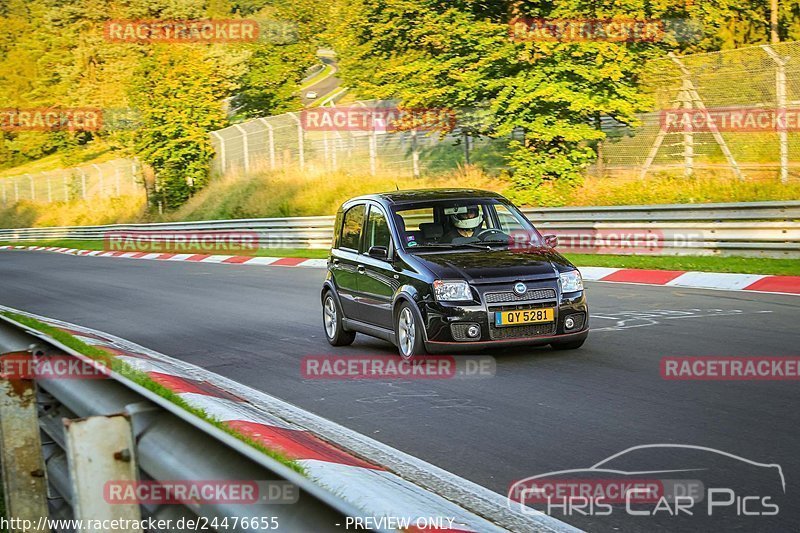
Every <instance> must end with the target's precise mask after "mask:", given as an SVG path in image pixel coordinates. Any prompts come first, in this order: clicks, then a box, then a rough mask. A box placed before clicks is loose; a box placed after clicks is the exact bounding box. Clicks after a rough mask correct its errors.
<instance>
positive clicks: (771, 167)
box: [0, 42, 800, 205]
mask: <svg viewBox="0 0 800 533" xmlns="http://www.w3.org/2000/svg"><path fill="white" fill-rule="evenodd" d="M643 88H644V90H645V91H646V92H647V93H648V94H649V95H650V96H651V97H652V101H653V111H651V112H649V113H644V114H641V115H639V120H640V123H639V124H638V125H636V126H634V127H632V126H629V125H625V124H621V123H619V122H616V121H614V120H612V119H611V118H609V117H603V119H602V121H601V127H602V129H603V130H604V131H605V132H606V134H607V138H606V140H605V141H604V142H603V143H602V144H601V146H600V147H599V157H598V161H597V163H596V164H595V165H594V166H593V167H592V168H590V169H589V173H591V174H594V175H599V176H630V177H638V178H644V177H646V176H648V175H652V174H654V173H668V174H677V175H687V176H688V175H694V174H698V175H700V174H703V173H707V172H714V173H719V172H722V173H729V174H730V175H732V176H736V177H739V178H742V179H774V178H776V177H780V179H781V180H783V181H788V180H789V179H798V178H800V124H794V125H793V126H791V127H784V128H783V129H781V128H776V127H772V128H770V127H767V128H763V127H760V128H751V129H747V128H738V129H737V128H730V127H723V126H720V127H707V126H708V124H705V126H706V127H697V126H696V124H683V125H682V126H681V127H677V128H675V127H668V125H666V124H665V116H666V115H665V114H668V113H678V114H680V113H682V112H686V113H697V112H700V113H701V114H705V115H706V116H708V115H711V114H715V116H717V117H719V116H720V114H724V113H728V114H729V115H730V114H731V113H735V112H736V111H731V110H740V111H741V110H745V111H746V112H753V111H755V112H758V111H759V110H760V111H763V112H764V113H767V114H770V113H771V114H772V115H776V114H777V115H780V114H781V113H782V112H783V110H789V113H787V116H788V115H789V114H791V113H794V115H796V116H797V117H800V42H789V43H781V44H777V45H762V46H751V47H746V48H739V49H736V50H728V51H723V52H713V53H706V54H695V55H690V56H684V57H676V56H670V57H666V58H662V59H658V60H654V61H651V62H649V63H648V64H647V66H646V67H645V72H644V75H643ZM344 107H346V108H349V109H357V108H362V109H364V110H365V111H369V112H375V110H391V109H395V110H396V103H394V102H387V101H377V100H368V101H361V102H355V103H353V104H349V105H348V106H333V108H334V109H341V108H344ZM326 109H328V108H326ZM309 111H311V110H304V111H301V112H296V113H284V114H282V115H277V116H271V117H265V118H258V119H254V120H250V121H247V122H242V123H240V124H235V125H233V126H229V127H227V128H224V129H221V130H217V131H214V132H211V141H212V144H213V146H214V148H215V151H216V156H215V158H214V160H213V162H212V171H213V172H214V173H216V174H225V173H239V174H249V173H253V172H258V171H270V170H283V169H290V168H291V169H299V170H300V171H302V172H303V173H305V174H317V173H325V172H332V171H348V172H354V173H363V174H372V175H376V174H378V173H384V172H389V173H392V174H393V175H414V176H419V175H421V174H422V173H435V172H439V171H444V170H449V169H453V168H456V167H458V166H459V165H464V164H475V165H478V166H480V167H482V168H484V169H485V170H488V171H498V170H501V169H504V168H506V160H505V155H506V153H507V146H508V142H509V140H510V138H500V139H492V138H488V137H473V136H470V135H469V131H470V128H469V121H470V120H473V121H475V120H477V121H480V120H482V119H483V118H482V117H480V114H479V113H476V112H474V111H473V112H470V113H463V112H462V116H458V117H457V119H458V120H457V121H456V122H455V125H456V127H455V128H454V129H452V131H450V132H449V133H447V134H444V135H443V134H441V133H440V132H439V131H438V130H436V129H432V130H431V129H428V130H426V129H425V128H422V129H417V130H412V129H406V128H402V129H387V128H385V127H384V128H380V127H369V128H348V127H336V128H328V129H314V128H308V124H307V117H306V116H305V115H304V114H305V113H308V112H309ZM464 115H467V121H466V122H465V121H464V120H463V117H464ZM712 126H713V125H712ZM515 136H516V137H517V138H521V137H522V132H517V133H516V134H515ZM143 193H144V186H143V180H142V177H141V167H140V165H139V164H138V163H137V162H135V161H132V160H128V159H119V160H115V161H109V162H106V163H101V164H95V165H86V166H82V167H77V168H70V169H64V170H56V171H51V172H41V173H30V174H24V175H20V176H13V177H8V178H0V202H2V204H3V205H10V204H12V203H14V202H17V201H20V200H29V201H35V202H63V201H71V200H75V199H85V198H91V197H113V196H121V195H126V194H143Z"/></svg>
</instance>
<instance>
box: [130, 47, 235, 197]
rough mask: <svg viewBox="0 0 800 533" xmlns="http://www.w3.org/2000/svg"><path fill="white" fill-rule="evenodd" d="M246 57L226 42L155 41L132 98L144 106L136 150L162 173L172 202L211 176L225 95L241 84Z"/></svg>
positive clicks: (161, 190)
mask: <svg viewBox="0 0 800 533" xmlns="http://www.w3.org/2000/svg"><path fill="white" fill-rule="evenodd" d="M242 64H243V58H242V57H241V56H239V57H235V56H231V55H230V53H226V51H225V49H224V47H221V46H206V45H194V44H185V45H181V46H169V45H159V46H154V47H153V49H152V52H151V54H150V55H149V56H148V57H147V58H146V59H145V60H144V61H143V62H142V64H141V66H140V67H139V69H138V70H137V72H136V76H135V77H134V78H135V80H136V81H135V82H134V84H133V89H132V93H131V98H132V101H133V102H134V104H135V105H136V107H137V109H138V110H139V114H140V120H141V126H140V128H139V129H138V131H137V132H136V139H135V142H136V152H137V153H138V154H139V156H140V158H141V159H142V160H143V161H144V162H145V163H147V164H148V165H150V166H151V167H152V168H153V169H154V171H155V173H156V187H157V189H158V190H157V192H158V197H159V199H160V200H161V201H162V202H163V203H164V205H165V206H166V207H168V208H174V207H177V206H179V205H180V204H182V203H183V202H185V201H186V200H187V199H188V198H189V197H190V196H191V195H192V194H194V192H196V191H197V190H199V189H200V188H202V187H203V186H205V184H206V183H207V182H208V167H209V161H210V160H211V158H212V157H213V155H214V153H213V148H212V146H211V142H210V140H209V135H208V134H209V132H210V131H212V130H215V129H219V128H222V127H224V126H225V124H226V116H225V112H224V110H223V106H222V101H223V99H225V98H226V97H228V96H230V94H231V93H232V92H233V91H234V90H235V89H236V87H237V84H236V80H238V79H239V78H240V77H241V75H242V70H243V69H242Z"/></svg>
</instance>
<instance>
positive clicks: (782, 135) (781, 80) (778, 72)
mask: <svg viewBox="0 0 800 533" xmlns="http://www.w3.org/2000/svg"><path fill="white" fill-rule="evenodd" d="M761 48H763V49H764V51H765V52H767V54H769V57H770V58H772V60H773V61H775V103H776V104H777V107H778V109H776V110H775V111H776V113H779V114H780V115H779V116H781V115H782V116H783V121H784V124H783V127H780V126H778V141H779V144H780V151H781V155H780V158H781V183H786V182H788V181H789V132H788V131H787V130H786V59H787V58H784V57H781V56H780V55H778V53H777V52H775V50H774V49H773V48H772V47H771V46H768V45H764V46H762V47H761Z"/></svg>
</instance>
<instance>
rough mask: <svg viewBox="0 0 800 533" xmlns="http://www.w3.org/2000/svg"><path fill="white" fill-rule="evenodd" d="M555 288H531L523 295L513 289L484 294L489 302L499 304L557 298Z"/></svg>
mask: <svg viewBox="0 0 800 533" xmlns="http://www.w3.org/2000/svg"><path fill="white" fill-rule="evenodd" d="M555 297H556V291H555V289H530V290H528V291H527V292H526V293H525V294H523V295H522V296H517V295H516V294H515V293H513V292H512V291H503V292H487V293H486V294H484V295H483V298H484V300H486V303H487V304H498V303H507V302H524V301H528V300H545V299H548V298H550V299H555Z"/></svg>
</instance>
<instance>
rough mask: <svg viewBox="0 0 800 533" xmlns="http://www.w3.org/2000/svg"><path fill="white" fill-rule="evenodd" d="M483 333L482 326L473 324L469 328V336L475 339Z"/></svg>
mask: <svg viewBox="0 0 800 533" xmlns="http://www.w3.org/2000/svg"><path fill="white" fill-rule="evenodd" d="M480 334H481V328H479V327H478V326H476V325H474V324H473V325H472V326H470V327H468V328H467V336H468V337H472V338H473V339H474V338H475V337H477V336H478V335H480Z"/></svg>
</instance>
